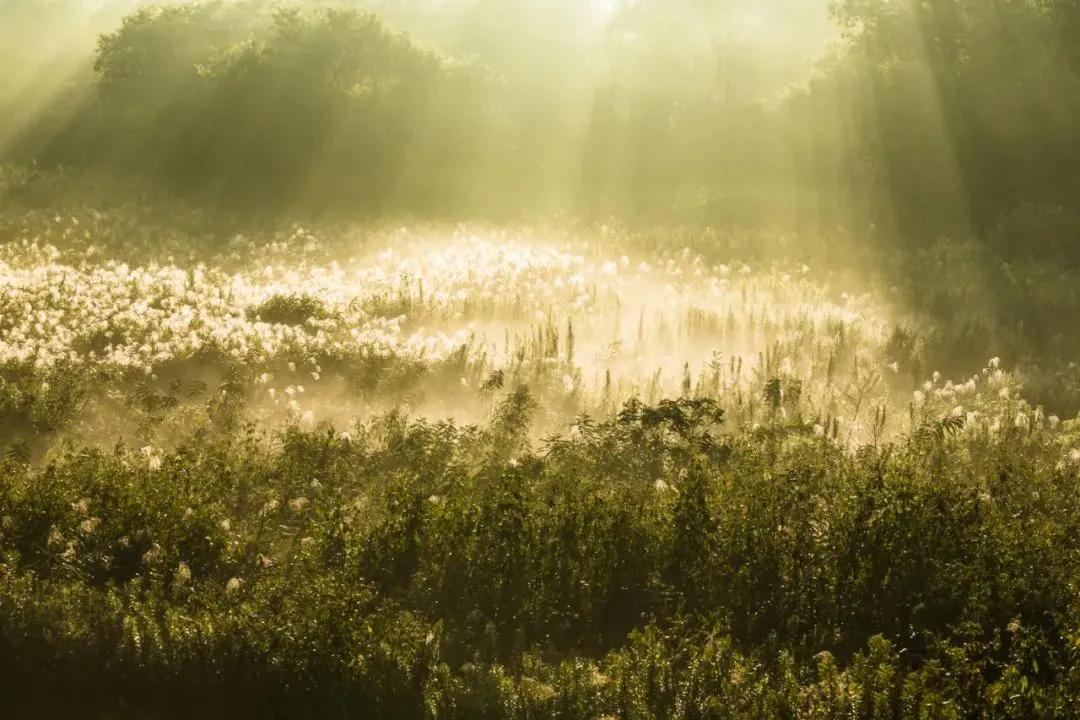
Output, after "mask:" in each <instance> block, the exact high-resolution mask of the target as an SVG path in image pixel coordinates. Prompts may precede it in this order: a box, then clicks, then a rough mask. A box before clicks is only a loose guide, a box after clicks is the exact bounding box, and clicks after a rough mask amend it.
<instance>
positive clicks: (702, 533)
mask: <svg viewBox="0 0 1080 720" xmlns="http://www.w3.org/2000/svg"><path fill="white" fill-rule="evenodd" d="M502 402H503V408H504V409H503V410H502V411H500V412H499V413H497V414H496V416H495V419H494V420H493V422H492V424H490V425H488V426H485V427H482V428H477V427H458V426H456V425H454V424H451V423H439V424H433V423H430V422H427V421H411V422H410V421H402V420H401V419H400V418H399V417H397V416H395V415H391V416H387V417H385V418H383V419H377V420H373V421H371V422H369V423H365V424H363V425H360V426H358V427H357V428H355V430H354V431H353V432H352V433H351V434H350V435H349V436H348V437H346V436H344V435H338V434H335V433H332V432H327V431H325V430H317V431H314V432H307V433H305V432H301V431H298V430H296V429H291V430H287V431H285V432H283V433H281V434H275V435H267V434H263V433H260V432H254V431H251V430H249V431H241V432H237V433H236V434H230V435H218V436H215V435H205V436H202V437H201V439H200V440H199V441H197V442H193V443H192V444H185V445H182V446H180V447H177V448H176V449H175V450H174V451H171V452H168V453H165V454H164V455H162V456H147V455H146V454H144V453H139V452H132V451H130V450H127V449H124V448H116V449H114V450H80V451H72V452H70V453H67V454H65V455H62V456H57V457H56V458H55V459H54V460H52V461H51V462H50V463H49V464H48V465H47V466H45V467H41V468H39V469H31V468H29V467H28V466H26V465H24V464H22V463H21V462H18V461H14V460H9V461H6V462H5V464H4V465H3V472H2V475H0V478H2V480H0V518H2V522H0V525H2V529H0V551H2V555H3V558H4V560H3V562H2V564H0V619H2V622H0V627H2V628H3V631H2V632H0V644H2V647H3V650H2V652H0V658H2V661H0V662H2V665H3V672H2V673H0V678H3V680H2V684H3V687H4V692H3V694H2V696H3V697H4V704H5V707H6V708H8V709H9V710H12V711H14V710H18V709H27V708H36V709H37V710H39V711H42V712H44V711H49V710H51V711H54V712H55V711H57V710H61V709H63V708H64V706H65V705H66V702H67V700H66V699H67V698H78V702H79V706H80V708H82V709H83V710H84V711H85V712H91V713H93V712H98V711H107V710H109V709H113V710H117V709H120V708H126V710H125V712H150V713H152V714H155V715H162V716H169V717H171V716H178V717H179V716H182V715H184V714H186V713H187V712H189V711H191V710H193V709H194V708H195V704H198V706H199V707H204V708H206V707H210V708H214V709H215V711H221V712H224V711H226V709H228V711H229V712H231V713H233V714H237V713H238V714H240V715H242V716H249V715H250V716H260V717H263V716H266V715H267V714H272V715H274V716H283V717H284V716H288V717H295V716H297V715H303V716H313V717H314V716H326V714H331V715H340V714H345V713H348V712H357V711H361V710H363V711H364V712H365V713H366V714H368V715H369V716H372V717H476V716H478V715H482V716H484V717H570V716H573V717H581V716H596V717H599V716H601V715H611V716H616V717H670V716H676V715H678V716H687V715H690V716H702V717H711V716H716V715H717V714H718V713H720V714H723V715H724V716H735V717H747V718H750V717H800V718H813V717H834V716H836V715H838V714H849V713H854V714H857V715H858V716H860V717H867V718H885V717H889V718H893V717H923V716H924V715H923V713H924V712H926V711H928V710H929V709H930V708H938V709H939V710H941V711H944V710H943V709H944V708H946V707H948V706H950V705H951V707H953V708H954V709H955V711H956V712H957V716H982V717H1022V716H1027V717H1030V716H1032V715H1036V714H1040V713H1041V714H1042V715H1043V716H1053V717H1064V716H1065V714H1067V712H1068V709H1069V708H1070V707H1072V706H1073V705H1074V703H1075V702H1076V700H1077V697H1078V696H1077V693H1078V692H1080V689H1078V687H1077V686H1076V679H1075V677H1074V675H1075V673H1074V672H1073V669H1074V667H1075V665H1074V661H1075V653H1076V648H1075V646H1074V645H1075V643H1074V642H1073V640H1072V638H1074V637H1075V636H1076V634H1077V627H1076V622H1077V614H1076V613H1077V608H1076V607H1075V597H1074V593H1073V592H1072V590H1071V586H1072V581H1073V578H1075V576H1076V573H1077V571H1078V570H1080V568H1078V567H1077V564H1076V557H1075V553H1072V552H1071V551H1070V550H1069V548H1070V547H1071V540H1070V539H1069V538H1072V537H1073V536H1074V535H1075V533H1076V532H1077V530H1078V528H1080V506H1078V505H1077V502H1076V497H1077V477H1078V476H1077V474H1076V470H1075V466H1069V467H1068V468H1063V467H1062V466H1060V465H1059V464H1057V461H1056V457H1057V453H1056V451H1055V450H1054V449H1053V448H1052V447H1050V446H1048V445H1047V444H1045V443H1043V442H1040V441H1038V440H1035V439H1032V440H1023V439H1019V438H1016V439H1001V440H998V441H991V442H985V441H979V440H976V439H964V438H963V437H962V436H957V435H949V434H944V435H942V436H941V437H938V438H933V439H931V438H930V437H928V436H927V437H924V436H923V434H918V435H916V436H914V437H912V438H911V439H909V440H905V441H902V442H899V443H897V444H895V445H892V446H889V447H887V448H882V449H880V450H871V449H868V450H867V451H864V452H861V453H859V454H857V455H851V454H849V453H847V452H845V451H844V450H842V449H841V448H839V447H836V446H833V445H831V444H821V443H807V442H805V441H803V440H799V439H793V440H791V441H788V442H785V443H784V444H783V445H782V446H781V447H780V449H779V452H778V453H775V454H774V453H771V452H769V451H767V450H766V449H764V448H762V447H761V446H760V444H759V443H758V442H756V441H755V440H754V439H753V437H752V436H750V435H746V436H737V437H731V438H728V439H727V440H725V441H724V445H723V447H724V451H723V452H719V453H718V452H716V451H715V448H714V447H713V445H712V444H711V443H710V442H708V441H706V438H707V437H708V436H709V432H710V431H709V428H710V427H711V426H712V425H713V424H714V423H715V421H716V415H715V414H714V413H713V411H711V410H710V411H709V412H705V413H700V412H691V413H689V414H685V415H684V414H682V412H681V411H676V410H675V408H676V407H678V406H677V405H676V404H675V403H671V404H663V405H660V406H656V407H649V406H628V407H627V408H626V410H625V411H624V412H623V413H622V415H621V416H620V417H619V418H616V419H614V420H611V421H606V422H602V423H597V424H590V425H589V430H588V431H587V432H586V433H584V434H582V435H581V436H580V437H579V438H578V439H563V440H560V441H558V442H557V443H556V444H554V445H548V446H546V447H542V448H540V449H539V450H538V451H535V452H534V451H531V450H530V449H529V448H528V447H527V446H523V445H521V444H515V445H505V439H506V438H509V437H515V436H518V435H519V433H520V431H521V427H520V426H521V424H522V423H527V422H528V420H527V417H526V416H524V415H522V414H521V413H520V412H519V410H517V409H515V408H517V407H519V406H520V404H521V402H522V400H521V399H520V398H518V397H515V396H513V395H511V396H507V397H506V399H505V400H503V401H502ZM673 413H675V415H677V416H678V417H681V418H684V420H685V422H683V421H680V422H678V423H675V424H673V425H668V424H667V423H668V421H667V420H663V421H662V422H661V423H660V424H656V423H654V422H653V421H652V420H651V419H650V418H669V417H674V416H673ZM633 418H638V419H633ZM672 422H674V421H672ZM668 428H670V430H669V429H668ZM641 432H646V433H650V437H651V440H650V441H649V442H648V443H642V442H641V439H640V437H639V434H640V433H641ZM655 432H659V433H660V434H656V435H652V433H655ZM942 444H944V445H945V446H946V447H947V449H948V452H946V453H944V454H943V453H941V452H940V447H941V445H942ZM499 447H501V448H502V450H498V451H497V452H496V451H495V450H496V448H499ZM271 448H277V449H271ZM155 457H156V460H155ZM46 686H47V687H49V688H51V689H52V692H50V693H44V692H42V690H43V689H44V688H45V687H46ZM61 688H62V689H63V690H64V692H63V693H59V692H57V690H59V689H61ZM196 690H197V692H194V691H196ZM206 703H209V705H207V704H206Z"/></svg>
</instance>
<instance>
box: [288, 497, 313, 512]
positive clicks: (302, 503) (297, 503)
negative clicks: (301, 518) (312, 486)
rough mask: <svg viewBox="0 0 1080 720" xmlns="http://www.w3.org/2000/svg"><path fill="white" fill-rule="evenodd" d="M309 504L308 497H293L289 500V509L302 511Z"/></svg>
mask: <svg viewBox="0 0 1080 720" xmlns="http://www.w3.org/2000/svg"><path fill="white" fill-rule="evenodd" d="M307 504H308V499H307V498H306V497H297V498H293V499H292V500H290V501H289V509H290V510H292V511H293V512H300V511H301V510H303V509H304V508H305V507H306V506H307Z"/></svg>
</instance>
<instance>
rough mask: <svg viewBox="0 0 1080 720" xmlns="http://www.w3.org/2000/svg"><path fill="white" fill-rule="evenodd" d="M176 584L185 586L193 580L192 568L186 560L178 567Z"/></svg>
mask: <svg viewBox="0 0 1080 720" xmlns="http://www.w3.org/2000/svg"><path fill="white" fill-rule="evenodd" d="M175 580H176V584H177V585H179V586H181V587H183V586H184V585H187V584H188V583H189V582H191V568H190V567H188V564H187V563H186V562H183V561H181V563H180V564H179V565H178V566H177V567H176V575H175Z"/></svg>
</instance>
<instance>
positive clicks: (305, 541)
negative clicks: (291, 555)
mask: <svg viewBox="0 0 1080 720" xmlns="http://www.w3.org/2000/svg"><path fill="white" fill-rule="evenodd" d="M300 547H301V548H303V549H305V550H310V549H311V548H313V547H315V538H313V537H310V536H309V537H302V538H300Z"/></svg>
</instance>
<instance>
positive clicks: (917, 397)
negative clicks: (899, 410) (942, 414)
mask: <svg viewBox="0 0 1080 720" xmlns="http://www.w3.org/2000/svg"><path fill="white" fill-rule="evenodd" d="M911 396H912V398H913V399H914V401H915V405H917V406H918V405H922V404H923V403H924V402H926V393H924V392H923V391H922V390H916V391H915V392H913V393H912V394H911Z"/></svg>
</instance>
